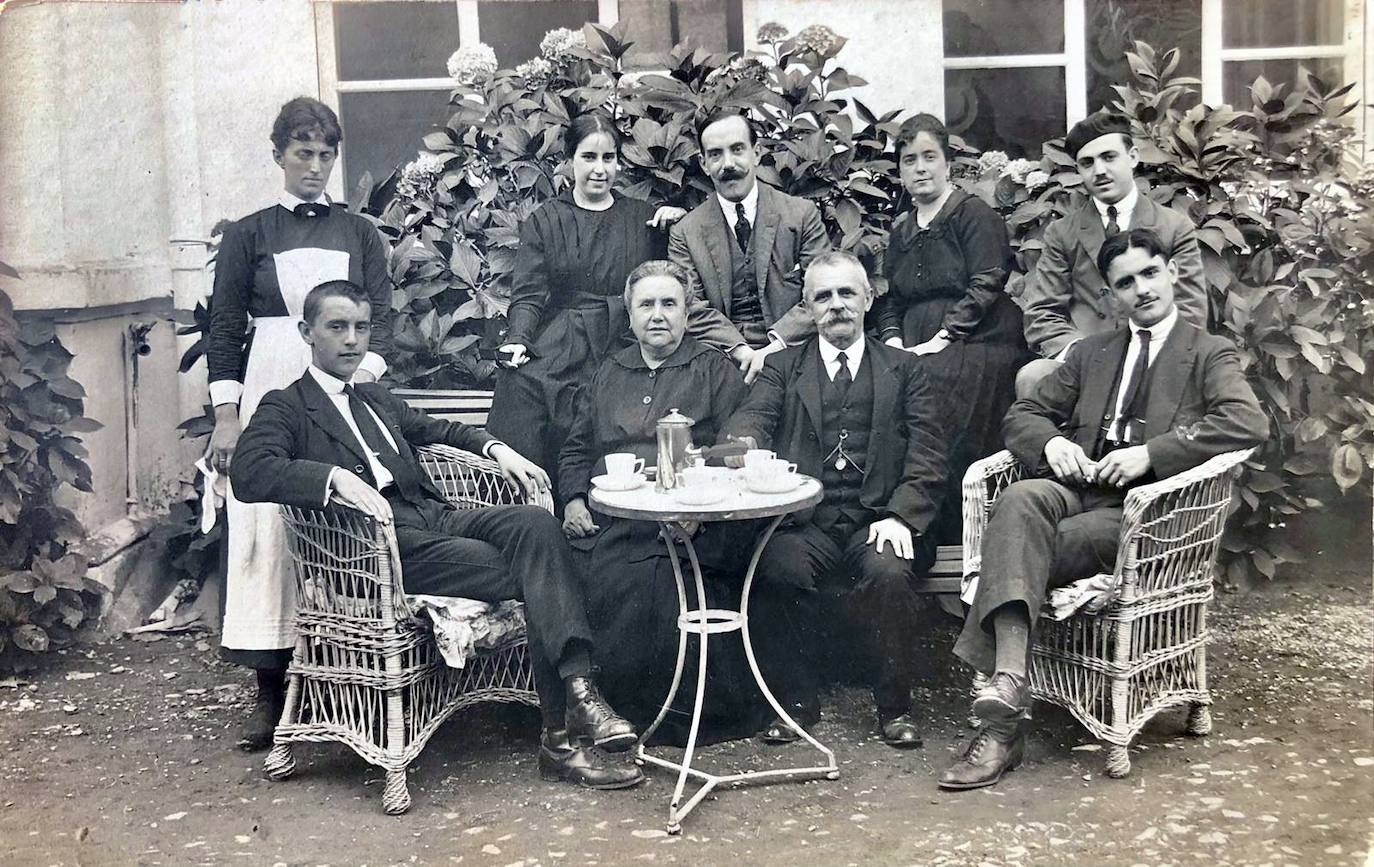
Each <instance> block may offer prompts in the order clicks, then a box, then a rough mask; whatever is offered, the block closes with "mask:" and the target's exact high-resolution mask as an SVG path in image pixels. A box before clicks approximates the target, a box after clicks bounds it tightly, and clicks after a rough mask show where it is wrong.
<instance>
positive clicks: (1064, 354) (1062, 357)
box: [1054, 337, 1083, 361]
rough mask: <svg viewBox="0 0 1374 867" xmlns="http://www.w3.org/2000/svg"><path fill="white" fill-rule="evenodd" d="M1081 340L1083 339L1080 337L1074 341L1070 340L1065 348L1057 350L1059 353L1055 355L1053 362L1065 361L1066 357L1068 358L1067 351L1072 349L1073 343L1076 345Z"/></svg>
mask: <svg viewBox="0 0 1374 867" xmlns="http://www.w3.org/2000/svg"><path fill="white" fill-rule="evenodd" d="M1082 339H1083V338H1081V337H1080V338H1077V339H1074V340H1070V341H1069V344H1068V346H1065V347H1064V348H1063V349H1061V350H1059V353H1058V354H1057V355H1055V357H1054V360H1055V361H1065V360H1067V359H1068V357H1069V350H1070V349H1073V345H1074V344H1075V343H1077V342H1078V341H1079V340H1082Z"/></svg>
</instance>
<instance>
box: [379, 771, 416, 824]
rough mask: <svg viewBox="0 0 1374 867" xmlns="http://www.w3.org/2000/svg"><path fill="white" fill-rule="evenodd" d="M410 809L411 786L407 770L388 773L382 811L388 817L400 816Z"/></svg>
mask: <svg viewBox="0 0 1374 867" xmlns="http://www.w3.org/2000/svg"><path fill="white" fill-rule="evenodd" d="M409 809H410V786H409V785H408V784H407V782H406V769H405V768H401V769H400V770H399V771H387V772H386V786H385V788H383V789H382V810H383V812H385V813H386V814H387V815H388V816H399V815H401V814H402V813H404V812H405V811H406V810H409Z"/></svg>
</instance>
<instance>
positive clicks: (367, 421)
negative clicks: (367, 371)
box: [343, 384, 417, 499]
mask: <svg viewBox="0 0 1374 867" xmlns="http://www.w3.org/2000/svg"><path fill="white" fill-rule="evenodd" d="M343 391H344V394H346V395H348V410H349V412H351V413H352V414H353V423H354V424H356V425H357V426H358V433H360V434H362V435H363V443H364V444H365V445H366V446H367V448H368V450H369V451H371V452H372V454H373V455H375V456H376V458H377V461H378V463H380V464H381V465H382V466H384V467H386V469H387V472H389V473H391V480H392V483H393V484H395V485H396V490H398V491H399V492H400V493H401V496H403V497H405V498H406V499H410V498H411V496H412V494H413V493H415V490H416V487H415V486H416V483H417V478H416V475H415V472H414V469H413V468H412V467H411V466H410V465H409V464H408V463H407V462H405V461H403V460H401V455H400V454H399V453H398V452H397V451H396V449H394V448H392V446H391V443H389V442H387V439H386V437H385V436H383V435H382V431H381V428H379V427H377V423H376V422H375V421H373V420H372V413H371V412H370V411H369V410H368V406H367V402H366V401H365V400H363V398H362V395H360V394H358V390H357V389H355V388H354V387H353V386H352V385H351V384H349V385H345V386H344V387H343Z"/></svg>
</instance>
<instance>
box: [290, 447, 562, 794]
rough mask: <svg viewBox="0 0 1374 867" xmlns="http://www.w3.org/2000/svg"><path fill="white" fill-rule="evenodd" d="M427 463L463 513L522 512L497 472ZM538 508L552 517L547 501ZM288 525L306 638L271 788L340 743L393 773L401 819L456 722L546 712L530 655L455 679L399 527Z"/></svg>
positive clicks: (328, 518)
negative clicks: (418, 614)
mask: <svg viewBox="0 0 1374 867" xmlns="http://www.w3.org/2000/svg"><path fill="white" fill-rule="evenodd" d="M418 451H419V457H420V462H421V464H422V465H423V466H424V468H425V470H426V472H427V473H428V474H429V476H430V478H431V479H432V480H433V481H434V483H435V484H436V485H437V486H438V487H439V489H440V491H442V492H443V494H444V496H445V497H446V498H448V499H449V501H450V502H453V503H454V504H455V505H457V506H458V507H459V508H479V507H481V506H486V505H498V504H509V503H521V502H525V497H524V495H523V493H522V492H521V491H519V490H517V489H516V488H514V487H513V486H511V485H510V484H509V483H507V482H506V481H505V479H504V478H503V477H502V476H501V474H500V472H499V470H497V468H496V464H495V463H494V462H492V461H489V460H486V459H484V458H479V457H477V456H475V455H472V454H469V453H467V452H464V451H460V450H458V449H454V448H450V447H447V446H425V447H423V448H421V449H419V450H418ZM537 505H540V506H543V507H544V508H546V509H552V503H551V502H549V501H548V497H547V496H544V497H543V498H542V501H541V502H538V503H537ZM282 513H283V516H284V518H285V520H286V525H287V537H288V545H289V548H290V552H291V558H292V560H293V562H294V566H295V573H296V599H297V613H296V629H297V631H298V637H297V639H296V650H295V654H294V657H293V658H292V661H291V667H290V670H289V678H288V682H287V692H286V708H285V710H284V711H283V713H282V717H281V722H280V724H279V725H278V726H277V730H276V736H275V743H274V746H273V747H272V750H271V752H269V753H268V755H267V759H266V761H265V763H264V770H265V771H266V774H267V776H268V777H269V778H270V779H273V780H283V779H286V778H287V777H288V776H290V775H291V773H292V772H293V771H294V770H295V767H296V763H295V758H294V757H293V755H292V745H293V744H295V743H297V742H301V741H309V742H324V741H338V742H341V743H343V744H346V745H347V746H349V747H351V748H352V749H353V751H354V752H356V753H357V754H358V755H360V756H362V757H363V758H364V759H366V760H367V761H368V762H370V763H372V764H374V765H377V766H379V767H381V768H383V769H385V770H386V785H385V788H384V789H383V791H382V807H383V809H384V810H385V811H386V812H387V813H390V814H393V815H395V814H398V813H404V812H405V811H406V810H407V809H409V808H410V792H409V790H408V787H407V784H406V768H407V767H408V766H409V765H410V763H411V762H412V761H414V760H415V757H416V756H418V755H419V754H420V751H421V750H422V749H424V746H425V744H426V742H428V741H429V738H430V736H431V735H432V734H434V732H435V730H436V729H438V728H439V726H440V725H441V724H442V723H443V722H444V720H446V719H448V717H449V716H450V715H451V714H452V713H453V712H454V711H456V710H458V709H459V708H463V707H466V706H468V705H470V704H475V703H477V702H483V701H508V702H523V703H525V704H529V705H537V704H538V699H537V698H536V696H535V693H534V679H533V676H532V675H531V673H530V666H529V660H528V657H527V655H526V648H525V644H524V642H523V641H521V642H519V643H517V644H514V645H511V646H507V647H505V648H503V649H500V650H497V651H493V652H489V653H479V654H478V655H477V657H476V658H474V659H472V660H470V661H469V662H468V664H467V666H466V667H465V668H462V669H454V668H450V667H449V666H447V665H445V663H444V660H443V658H442V657H441V656H440V654H439V650H438V648H437V646H436V645H435V643H434V639H433V636H432V635H431V633H430V632H429V630H428V629H427V628H426V626H425V625H424V624H423V623H421V622H419V621H418V620H416V619H414V618H412V616H411V612H410V610H409V609H408V608H407V605H406V601H405V597H404V595H403V594H402V592H401V570H400V562H399V558H398V557H397V555H396V539H395V535H394V533H393V531H392V529H391V527H389V526H382V525H379V524H377V523H376V522H375V521H373V520H372V519H370V518H368V517H366V516H364V515H363V514H362V513H360V512H356V511H354V510H352V509H346V508H340V507H335V506H331V507H329V508H327V509H324V510H309V509H297V508H293V507H290V506H283V507H282Z"/></svg>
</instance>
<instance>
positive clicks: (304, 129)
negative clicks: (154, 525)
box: [207, 96, 391, 750]
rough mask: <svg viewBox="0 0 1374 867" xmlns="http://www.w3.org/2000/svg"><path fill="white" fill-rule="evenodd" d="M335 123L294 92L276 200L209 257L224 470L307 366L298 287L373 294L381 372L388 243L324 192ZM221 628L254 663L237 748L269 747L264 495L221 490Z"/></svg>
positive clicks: (271, 679)
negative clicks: (342, 285) (251, 700)
mask: <svg viewBox="0 0 1374 867" xmlns="http://www.w3.org/2000/svg"><path fill="white" fill-rule="evenodd" d="M342 139H343V131H342V129H340V127H339V120H338V117H337V116H336V115H335V114H334V112H333V110H332V109H330V108H329V106H327V105H325V104H324V103H322V102H320V101H318V100H315V99H311V98H309V97H304V96H302V97H297V98H296V99H293V100H291V101H290V102H288V103H286V105H284V106H282V109H281V112H280V113H279V114H278V115H277V119H276V122H275V123H273V125H272V135H271V140H272V155H273V157H274V158H275V159H276V162H277V165H279V166H281V169H282V175H283V180H284V191H283V192H282V194H281V196H280V198H279V199H278V201H277V203H276V204H273V205H271V206H269V207H267V208H265V209H263V210H261V211H258V212H257V213H254V214H250V215H249V216H247V217H244V218H243V219H242V220H239V221H238V222H236V223H233V224H232V225H230V226H229V228H228V229H226V230H225V232H224V237H223V239H222V241H221V243H220V248H219V253H218V257H217V260H216V264H215V289H214V295H213V297H212V298H211V302H210V342H209V349H208V351H207V360H208V364H209V374H210V400H211V402H212V403H213V404H214V407H215V430H214V433H213V434H212V435H211V438H210V454H209V461H210V463H211V464H212V465H213V466H214V468H215V470H216V471H218V472H220V473H224V472H225V471H226V470H227V469H228V466H229V463H230V461H232V459H233V453H234V447H235V445H236V444H237V443H238V437H239V433H240V432H241V431H242V430H243V428H244V427H246V426H247V425H248V422H249V420H250V419H251V418H252V417H253V410H254V409H256V408H257V405H258V402H259V401H260V400H261V399H262V397H263V395H265V394H266V393H267V392H269V391H271V390H273V389H276V388H282V387H284V386H287V385H290V384H291V383H292V382H294V381H295V380H296V379H297V378H299V377H300V375H301V374H303V373H304V372H305V369H306V367H307V366H308V365H309V364H310V347H308V346H307V345H306V344H305V341H303V340H302V339H301V336H300V333H299V331H297V328H296V323H297V322H299V321H300V318H301V307H302V304H303V303H304V301H305V295H306V293H307V292H309V291H310V290H311V289H312V288H314V287H315V286H317V285H319V284H320V283H323V282H325V281H328V280H351V281H353V282H354V283H357V284H358V285H360V286H363V287H365V288H366V289H367V290H368V293H369V294H370V295H371V297H372V346H371V351H370V352H368V354H367V356H366V358H365V360H364V361H363V363H362V365H361V367H360V368H359V370H358V373H357V376H356V379H357V380H358V381H367V380H375V379H377V378H378V377H380V376H381V375H382V374H383V373H384V372H385V370H386V362H385V361H384V357H385V356H386V354H387V352H388V350H389V348H390V337H391V324H390V321H389V320H390V312H391V282H390V279H389V277H388V274H387V264H386V249H385V247H384V245H383V244H382V241H381V239H380V238H379V237H378V235H377V231H376V229H374V228H373V226H372V224H371V223H369V222H368V221H367V220H366V219H364V218H363V217H360V216H356V215H354V214H350V213H348V211H347V210H345V209H344V208H342V207H339V206H337V205H331V204H330V203H329V201H328V199H327V198H326V197H325V195H324V188H325V184H326V183H327V182H328V181H329V175H330V173H331V172H332V171H333V169H334V160H335V158H336V157H337V155H338V148H339V142H340V141H341V140H342ZM227 500H228V501H227V504H226V512H227V516H228V526H227V535H226V539H225V544H224V552H223V556H222V562H223V565H224V574H225V589H224V632H223V635H222V638H221V644H222V647H221V653H222V655H223V656H224V658H225V659H226V660H228V661H230V662H233V663H236V664H239V665H244V666H247V667H250V668H253V669H256V671H257V679H258V696H257V702H256V704H255V707H254V709H253V712H252V715H251V716H250V717H249V718H248V720H247V721H246V722H245V724H244V726H243V729H242V731H241V733H240V734H241V737H240V740H239V746H240V747H241V748H243V749H245V750H261V749H266V748H267V747H268V746H270V745H271V743H272V730H273V728H274V727H275V726H276V723H277V720H278V719H279V718H280V716H281V710H282V704H283V703H284V700H285V683H286V667H287V665H288V664H289V663H290V660H291V650H292V648H293V647H294V645H295V632H294V628H293V621H294V617H295V609H296V600H295V585H294V583H293V579H292V577H291V571H290V560H289V555H288V554H287V550H286V538H285V529H284V526H283V524H282V521H281V518H280V516H279V512H278V507H277V506H276V505H273V504H256V505H250V504H247V503H240V502H239V501H238V500H236V499H235V498H234V496H233V491H232V488H231V489H230V491H229V496H228V498H227Z"/></svg>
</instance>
